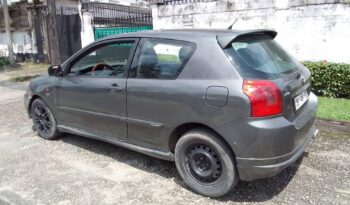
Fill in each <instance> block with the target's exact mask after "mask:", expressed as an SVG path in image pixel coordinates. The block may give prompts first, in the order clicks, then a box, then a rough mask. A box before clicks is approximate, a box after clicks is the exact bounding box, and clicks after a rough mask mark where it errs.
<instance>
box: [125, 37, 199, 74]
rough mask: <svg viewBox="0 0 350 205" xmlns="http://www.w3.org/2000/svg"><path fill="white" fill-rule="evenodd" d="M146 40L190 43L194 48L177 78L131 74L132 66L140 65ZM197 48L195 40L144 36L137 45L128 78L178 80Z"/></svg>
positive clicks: (182, 65)
mask: <svg viewBox="0 0 350 205" xmlns="http://www.w3.org/2000/svg"><path fill="white" fill-rule="evenodd" d="M146 40H158V41H159V42H162V41H163V42H175V43H176V42H179V43H180V44H188V45H190V46H191V47H192V50H191V52H190V53H189V55H188V58H187V59H186V60H185V61H184V62H183V63H182V64H181V67H180V68H179V70H180V72H179V73H178V75H177V76H175V78H171V79H162V78H137V77H136V76H131V70H132V68H134V67H137V65H138V62H139V60H140V54H141V51H142V49H143V46H144V44H145V42H146ZM196 49H197V45H196V44H195V43H193V42H189V41H184V40H177V39H170V38H156V37H142V38H140V40H139V42H138V46H137V49H136V51H135V53H134V58H133V60H132V64H131V66H130V67H129V72H128V76H127V78H132V79H142V80H176V79H177V78H178V77H179V76H180V74H181V72H182V71H183V69H184V68H185V66H186V64H187V63H188V61H189V60H190V59H191V58H192V56H193V54H194V52H195V51H196Z"/></svg>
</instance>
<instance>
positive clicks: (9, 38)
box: [2, 0, 15, 65]
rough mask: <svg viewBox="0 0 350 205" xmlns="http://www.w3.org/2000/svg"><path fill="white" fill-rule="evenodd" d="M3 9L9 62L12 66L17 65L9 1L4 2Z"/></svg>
mask: <svg viewBox="0 0 350 205" xmlns="http://www.w3.org/2000/svg"><path fill="white" fill-rule="evenodd" d="M2 7H3V9H4V21H5V30H6V36H7V47H8V51H9V61H10V64H11V65H12V64H14V63H15V58H14V56H13V43H12V41H13V40H12V33H11V19H10V14H9V8H8V5H7V0H3V1H2Z"/></svg>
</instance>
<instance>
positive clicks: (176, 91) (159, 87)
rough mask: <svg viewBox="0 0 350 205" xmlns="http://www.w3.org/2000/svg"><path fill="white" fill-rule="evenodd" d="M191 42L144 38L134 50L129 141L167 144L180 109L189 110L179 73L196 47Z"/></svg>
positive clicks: (146, 144) (150, 145)
mask: <svg viewBox="0 0 350 205" xmlns="http://www.w3.org/2000/svg"><path fill="white" fill-rule="evenodd" d="M194 47H195V46H194V45H193V44H192V43H188V42H183V41H177V40H169V39H155V38H143V39H141V40H140V43H139V46H138V48H137V51H136V53H135V58H134V60H133V64H132V66H131V69H130V73H129V78H128V83H127V93H128V95H127V108H128V109H127V110H128V140H130V142H135V143H138V144H140V145H142V146H146V147H160V146H159V145H163V144H164V143H168V142H167V139H166V138H162V137H161V136H163V135H162V134H164V133H167V132H168V131H169V130H170V129H171V126H172V125H173V124H176V122H175V121H177V120H179V119H178V118H176V117H175V116H177V114H176V113H177V112H182V111H183V110H180V109H187V108H188V109H190V108H189V107H187V106H186V105H184V104H185V102H184V101H186V97H185V96H183V95H182V94H183V93H182V91H183V90H184V89H183V88H184V87H186V85H185V84H184V83H183V81H181V82H180V81H178V80H177V76H178V75H179V74H180V72H181V70H182V68H183V67H184V65H185V64H186V62H187V61H188V59H189V58H190V56H191V54H192V53H193V50H194Z"/></svg>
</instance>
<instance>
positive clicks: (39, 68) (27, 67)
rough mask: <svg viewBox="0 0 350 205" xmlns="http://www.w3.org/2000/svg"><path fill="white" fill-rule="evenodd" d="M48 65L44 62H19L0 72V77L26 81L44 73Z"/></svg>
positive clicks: (14, 80)
mask: <svg viewBox="0 0 350 205" xmlns="http://www.w3.org/2000/svg"><path fill="white" fill-rule="evenodd" d="M48 67H49V65H48V64H44V63H20V64H19V65H18V66H17V67H14V68H10V69H8V70H7V71H5V72H0V79H1V80H10V81H13V82H23V81H28V80H31V79H32V78H34V77H36V76H38V75H42V74H46V73H47V68H48Z"/></svg>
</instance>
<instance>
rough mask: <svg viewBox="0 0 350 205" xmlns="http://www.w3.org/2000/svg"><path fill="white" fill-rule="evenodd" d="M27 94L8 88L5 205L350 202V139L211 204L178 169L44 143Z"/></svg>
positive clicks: (89, 143) (0, 159) (112, 152)
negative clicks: (27, 109) (188, 184)
mask: <svg viewBox="0 0 350 205" xmlns="http://www.w3.org/2000/svg"><path fill="white" fill-rule="evenodd" d="M1 85H2V86H5V87H1ZM24 87H25V84H22V85H12V84H6V83H2V84H1V83H0V204H1V205H2V204H62V205H63V204H201V205H203V204H255V203H261V202H264V203H266V204H344V205H345V204H349V203H350V133H347V132H344V133H334V132H327V131H324V130H323V131H321V132H320V133H319V135H318V136H317V138H316V139H315V140H314V141H313V142H312V144H311V145H310V146H309V148H308V150H307V152H306V153H305V154H304V157H303V158H301V159H300V160H298V161H297V162H296V163H294V164H293V165H291V166H290V167H289V168H287V169H286V170H284V171H283V172H282V173H280V174H278V175H277V176H275V177H272V178H268V179H262V180H257V181H254V182H240V183H239V184H238V185H237V187H236V188H235V189H234V190H233V191H232V192H231V193H230V194H229V195H227V196H225V197H222V198H219V199H211V198H207V197H202V196H200V195H197V194H194V193H193V192H191V191H190V190H188V188H187V187H186V186H185V185H184V183H183V182H182V180H181V179H180V177H179V175H178V174H177V171H176V168H175V165H174V164H173V163H171V162H166V161H162V160H158V159H154V158H151V157H148V156H145V155H142V154H139V153H136V152H133V151H129V150H126V149H123V148H120V147H117V146H113V145H110V144H107V143H104V142H99V141H95V140H91V139H86V138H83V137H79V136H75V135H69V134H66V135H64V136H63V137H61V138H60V139H58V140H55V141H47V140H43V139H41V138H39V137H38V136H37V135H36V134H35V133H34V132H33V131H32V130H31V125H32V123H31V121H30V120H29V119H28V118H27V116H26V114H25V111H24V108H23V101H22V96H23V93H24V90H22V89H23V88H24ZM320 128H321V129H324V128H325V126H323V127H320ZM326 128H327V127H326Z"/></svg>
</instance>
